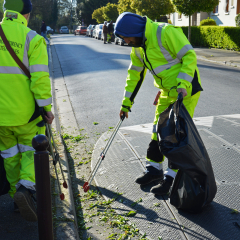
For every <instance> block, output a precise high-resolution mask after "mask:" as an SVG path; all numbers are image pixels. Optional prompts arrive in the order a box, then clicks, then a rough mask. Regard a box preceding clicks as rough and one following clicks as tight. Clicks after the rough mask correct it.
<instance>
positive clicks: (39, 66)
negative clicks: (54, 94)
mask: <svg viewBox="0 0 240 240" xmlns="http://www.w3.org/2000/svg"><path fill="white" fill-rule="evenodd" d="M29 70H30V73H34V72H47V73H48V72H49V69H48V66H47V65H43V64H36V65H32V66H30V67H29Z"/></svg>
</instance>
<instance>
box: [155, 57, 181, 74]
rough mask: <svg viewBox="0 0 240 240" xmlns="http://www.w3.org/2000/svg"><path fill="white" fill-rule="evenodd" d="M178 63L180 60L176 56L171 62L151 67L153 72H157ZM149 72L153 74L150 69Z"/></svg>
mask: <svg viewBox="0 0 240 240" xmlns="http://www.w3.org/2000/svg"><path fill="white" fill-rule="evenodd" d="M178 63H180V60H179V59H178V58H176V59H174V60H173V61H171V62H170V63H168V64H165V65H161V66H158V67H156V68H154V69H153V70H154V73H155V74H159V73H160V72H162V71H164V70H166V69H168V68H171V67H172V66H174V65H176V64H178ZM151 73H152V74H153V75H155V74H154V73H153V72H152V71H151Z"/></svg>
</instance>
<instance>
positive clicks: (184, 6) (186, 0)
mask: <svg viewBox="0 0 240 240" xmlns="http://www.w3.org/2000/svg"><path fill="white" fill-rule="evenodd" d="M172 1H173V4H174V5H175V7H176V9H177V10H178V11H179V12H180V13H182V14H184V15H186V16H188V17H189V26H188V40H189V41H191V16H192V15H193V14H194V13H195V12H200V11H203V12H211V11H212V10H213V9H214V8H215V7H216V6H217V5H218V4H219V0H172Z"/></svg>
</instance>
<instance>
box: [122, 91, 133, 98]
mask: <svg viewBox="0 0 240 240" xmlns="http://www.w3.org/2000/svg"><path fill="white" fill-rule="evenodd" d="M131 96H132V93H131V92H127V91H126V90H125V92H124V97H127V98H130V97H131Z"/></svg>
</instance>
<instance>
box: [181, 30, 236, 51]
mask: <svg viewBox="0 0 240 240" xmlns="http://www.w3.org/2000/svg"><path fill="white" fill-rule="evenodd" d="M182 30H183V32H184V34H185V35H186V36H187V37H188V27H182ZM191 44H192V45H193V46H195V47H212V48H223V49H228V50H234V51H240V27H219V26H192V27H191Z"/></svg>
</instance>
